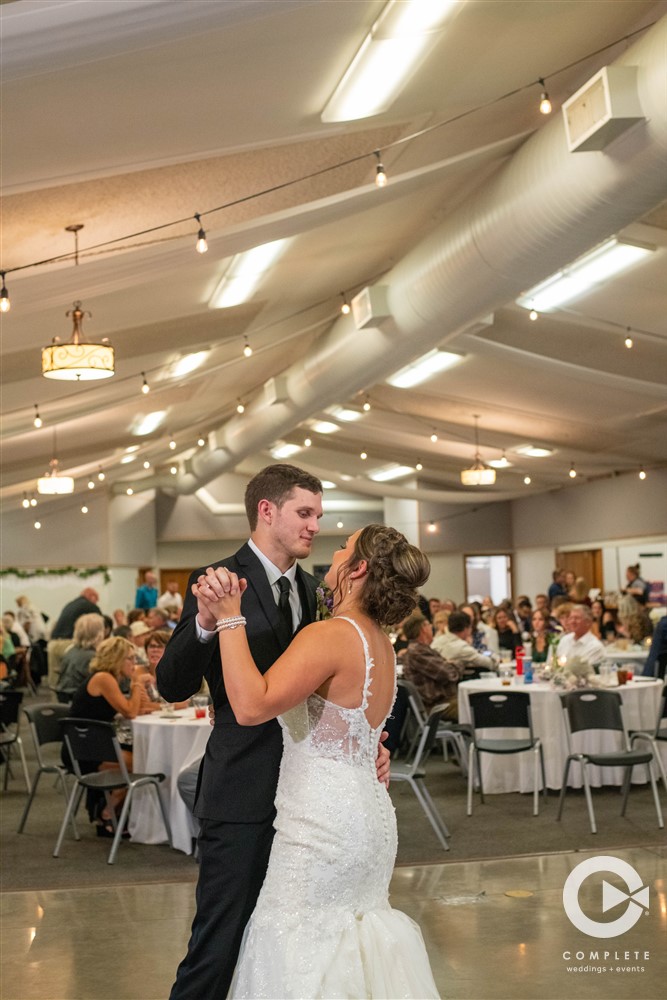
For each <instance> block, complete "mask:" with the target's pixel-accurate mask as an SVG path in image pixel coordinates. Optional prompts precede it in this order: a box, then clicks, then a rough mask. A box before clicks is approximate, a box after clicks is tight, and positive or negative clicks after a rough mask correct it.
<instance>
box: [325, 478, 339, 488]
mask: <svg viewBox="0 0 667 1000" xmlns="http://www.w3.org/2000/svg"><path fill="white" fill-rule="evenodd" d="M322 488H323V489H325V490H335V489H336V484H335V483H332V482H331V480H329V479H323V480H322Z"/></svg>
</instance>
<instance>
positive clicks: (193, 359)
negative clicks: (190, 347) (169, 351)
mask: <svg viewBox="0 0 667 1000" xmlns="http://www.w3.org/2000/svg"><path fill="white" fill-rule="evenodd" d="M210 353H211V352H210V351H196V352H195V353H194V354H186V355H185V356H184V357H182V358H179V359H178V361H175V362H174V364H173V365H171V367H170V369H169V374H170V376H171V377H172V378H183V376H184V375H189V374H190V372H194V371H196V370H197V368H201V366H202V365H203V364H204V362H205V361H206V359H207V357H208V356H209V354H210Z"/></svg>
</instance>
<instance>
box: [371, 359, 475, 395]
mask: <svg viewBox="0 0 667 1000" xmlns="http://www.w3.org/2000/svg"><path fill="white" fill-rule="evenodd" d="M462 360H463V355H462V354H452V353H451V351H439V350H437V349H435V350H433V351H429V352H428V354H423V355H422V356H421V357H420V358H417V359H416V361H412V362H411V363H410V364H409V365H406V366H405V367H404V368H400V369H399V370H398V371H397V372H394V374H393V375H390V376H389V378H388V379H386V380H385V381H387V382H388V383H389V385H393V386H395V387H396V388H397V389H410V388H412V386H414V385H419V384H420V383H421V382H426V380H427V379H429V378H432V377H433V376H434V375H437V374H438V373H439V372H444V371H445V370H446V369H447V368H451V367H452V366H453V365H456V364H458V363H459V361H462Z"/></svg>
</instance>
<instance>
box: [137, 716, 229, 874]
mask: <svg viewBox="0 0 667 1000" xmlns="http://www.w3.org/2000/svg"><path fill="white" fill-rule="evenodd" d="M132 732H133V737H134V746H133V763H132V767H133V769H134V770H135V771H143V772H145V773H151V772H155V771H159V772H161V773H162V774H164V775H165V776H166V777H165V780H164V781H163V782H162V784H161V785H160V794H161V795H162V801H163V802H165V803H166V806H167V815H168V816H169V822H170V823H171V835H172V841H173V845H174V847H176V848H178V850H179V851H184V852H185V854H191V853H192V838H193V836H194V835H195V824H194V822H193V818H192V816H191V814H190V813H189V811H188V809H187V808H186V805H185V803H184V802H183V800H182V798H181V796H180V795H179V793H178V788H177V787H176V780H177V778H178V775H179V774H180V772H181V771H183V770H185V768H186V767H189V766H190V765H191V764H194V762H195V761H197V760H199V759H200V758H201V757H203V755H204V750H205V749H206V743H207V741H208V738H209V736H210V734H211V725H210V722H209V718H208V713H207V715H206V718H205V719H195V717H194V709H193V708H183V709H181V710H180V711H178V712H175V713H174V716H173V718H164V717H163V716H161V715H160V714H159V713H157V712H156V713H154V714H153V715H142V716H140V717H139V718H138V719H134V720H133V722H132ZM129 826H130V836H131V838H132V840H136V841H138V842H139V843H141V844H162V843H164V842H165V840H166V833H165V829H164V823H163V822H162V817H161V816H160V812H159V810H158V807H157V804H156V802H155V797H154V795H153V794H152V793H151V792H150V791H148V790H147V789H143V788H138V789H137V791H136V792H135V794H134V797H133V801H132V809H131V812H130V824H129Z"/></svg>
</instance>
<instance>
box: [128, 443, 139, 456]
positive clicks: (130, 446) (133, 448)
mask: <svg viewBox="0 0 667 1000" xmlns="http://www.w3.org/2000/svg"><path fill="white" fill-rule="evenodd" d="M140 448H141V445H140V444H128V446H127V448H126V449H125V453H126V454H127V455H131V454H132V452H133V451H139V449H140Z"/></svg>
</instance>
